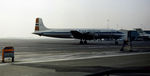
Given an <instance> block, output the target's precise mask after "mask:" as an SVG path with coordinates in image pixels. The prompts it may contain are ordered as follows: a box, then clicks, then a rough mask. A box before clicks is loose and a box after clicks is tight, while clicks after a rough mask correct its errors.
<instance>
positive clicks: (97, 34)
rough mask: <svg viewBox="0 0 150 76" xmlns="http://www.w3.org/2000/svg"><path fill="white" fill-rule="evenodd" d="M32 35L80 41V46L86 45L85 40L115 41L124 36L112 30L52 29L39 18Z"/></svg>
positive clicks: (116, 42)
mask: <svg viewBox="0 0 150 76" xmlns="http://www.w3.org/2000/svg"><path fill="white" fill-rule="evenodd" d="M33 34H36V35H39V36H47V37H55V38H74V39H80V44H87V40H98V39H100V40H102V39H106V40H115V44H118V39H120V38H122V37H123V36H124V33H122V32H120V31H117V30H112V29H52V28H47V27H45V26H44V24H43V21H42V19H41V18H36V23H35V31H34V32H33Z"/></svg>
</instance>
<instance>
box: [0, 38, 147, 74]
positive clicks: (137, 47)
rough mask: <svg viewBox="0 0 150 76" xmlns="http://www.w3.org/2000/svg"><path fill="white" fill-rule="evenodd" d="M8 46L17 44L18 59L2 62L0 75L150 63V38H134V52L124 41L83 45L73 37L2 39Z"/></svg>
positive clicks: (81, 71)
mask: <svg viewBox="0 0 150 76" xmlns="http://www.w3.org/2000/svg"><path fill="white" fill-rule="evenodd" d="M5 46H13V47H14V48H15V62H13V63H12V62H11V59H9V58H7V59H5V63H2V62H1V63H0V76H10V75H11V76H42V75H43V76H85V75H89V74H94V73H97V72H101V71H104V70H108V69H116V68H131V67H132V68H140V67H147V68H149V67H150V59H149V57H150V42H149V41H146V42H145V41H140V42H133V52H129V51H128V50H125V51H124V52H122V51H120V48H121V46H122V42H121V41H120V42H119V45H115V44H114V41H95V42H94V41H90V42H89V44H87V45H80V44H79V40H71V39H69V40H67V39H0V47H1V49H2V48H4V47H5ZM0 58H1V57H0ZM144 75H145V76H149V75H150V74H144ZM117 76H118V75H117ZM119 76H120V75H119ZM132 76H133V75H132ZM142 76H143V75H142Z"/></svg>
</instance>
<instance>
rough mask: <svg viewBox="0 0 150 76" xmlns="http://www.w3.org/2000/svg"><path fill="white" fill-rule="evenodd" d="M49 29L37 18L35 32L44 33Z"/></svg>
mask: <svg viewBox="0 0 150 76" xmlns="http://www.w3.org/2000/svg"><path fill="white" fill-rule="evenodd" d="M47 29H48V28H46V27H45V26H44V24H43V21H42V19H41V18H36V23H35V31H43V30H47Z"/></svg>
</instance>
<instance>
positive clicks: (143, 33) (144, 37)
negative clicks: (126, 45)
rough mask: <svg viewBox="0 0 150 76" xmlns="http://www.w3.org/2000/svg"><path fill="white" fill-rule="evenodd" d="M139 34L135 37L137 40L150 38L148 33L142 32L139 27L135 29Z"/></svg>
mask: <svg viewBox="0 0 150 76" xmlns="http://www.w3.org/2000/svg"><path fill="white" fill-rule="evenodd" d="M135 30H136V31H137V33H138V34H139V36H138V37H137V40H150V34H149V33H146V32H144V31H143V30H142V29H141V28H136V29H135Z"/></svg>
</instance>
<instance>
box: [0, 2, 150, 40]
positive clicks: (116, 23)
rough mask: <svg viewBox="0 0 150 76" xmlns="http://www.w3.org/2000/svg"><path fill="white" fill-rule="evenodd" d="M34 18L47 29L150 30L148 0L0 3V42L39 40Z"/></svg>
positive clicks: (149, 4)
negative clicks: (5, 40) (8, 38)
mask: <svg viewBox="0 0 150 76" xmlns="http://www.w3.org/2000/svg"><path fill="white" fill-rule="evenodd" d="M36 17H41V18H42V19H43V22H44V24H45V25H46V27H49V28H108V27H109V28H113V29H121V28H124V29H133V28H136V27H142V28H144V29H150V0H0V38H7V37H30V38H38V36H35V35H33V34H32V32H33V31H34V26H35V18H36Z"/></svg>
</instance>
